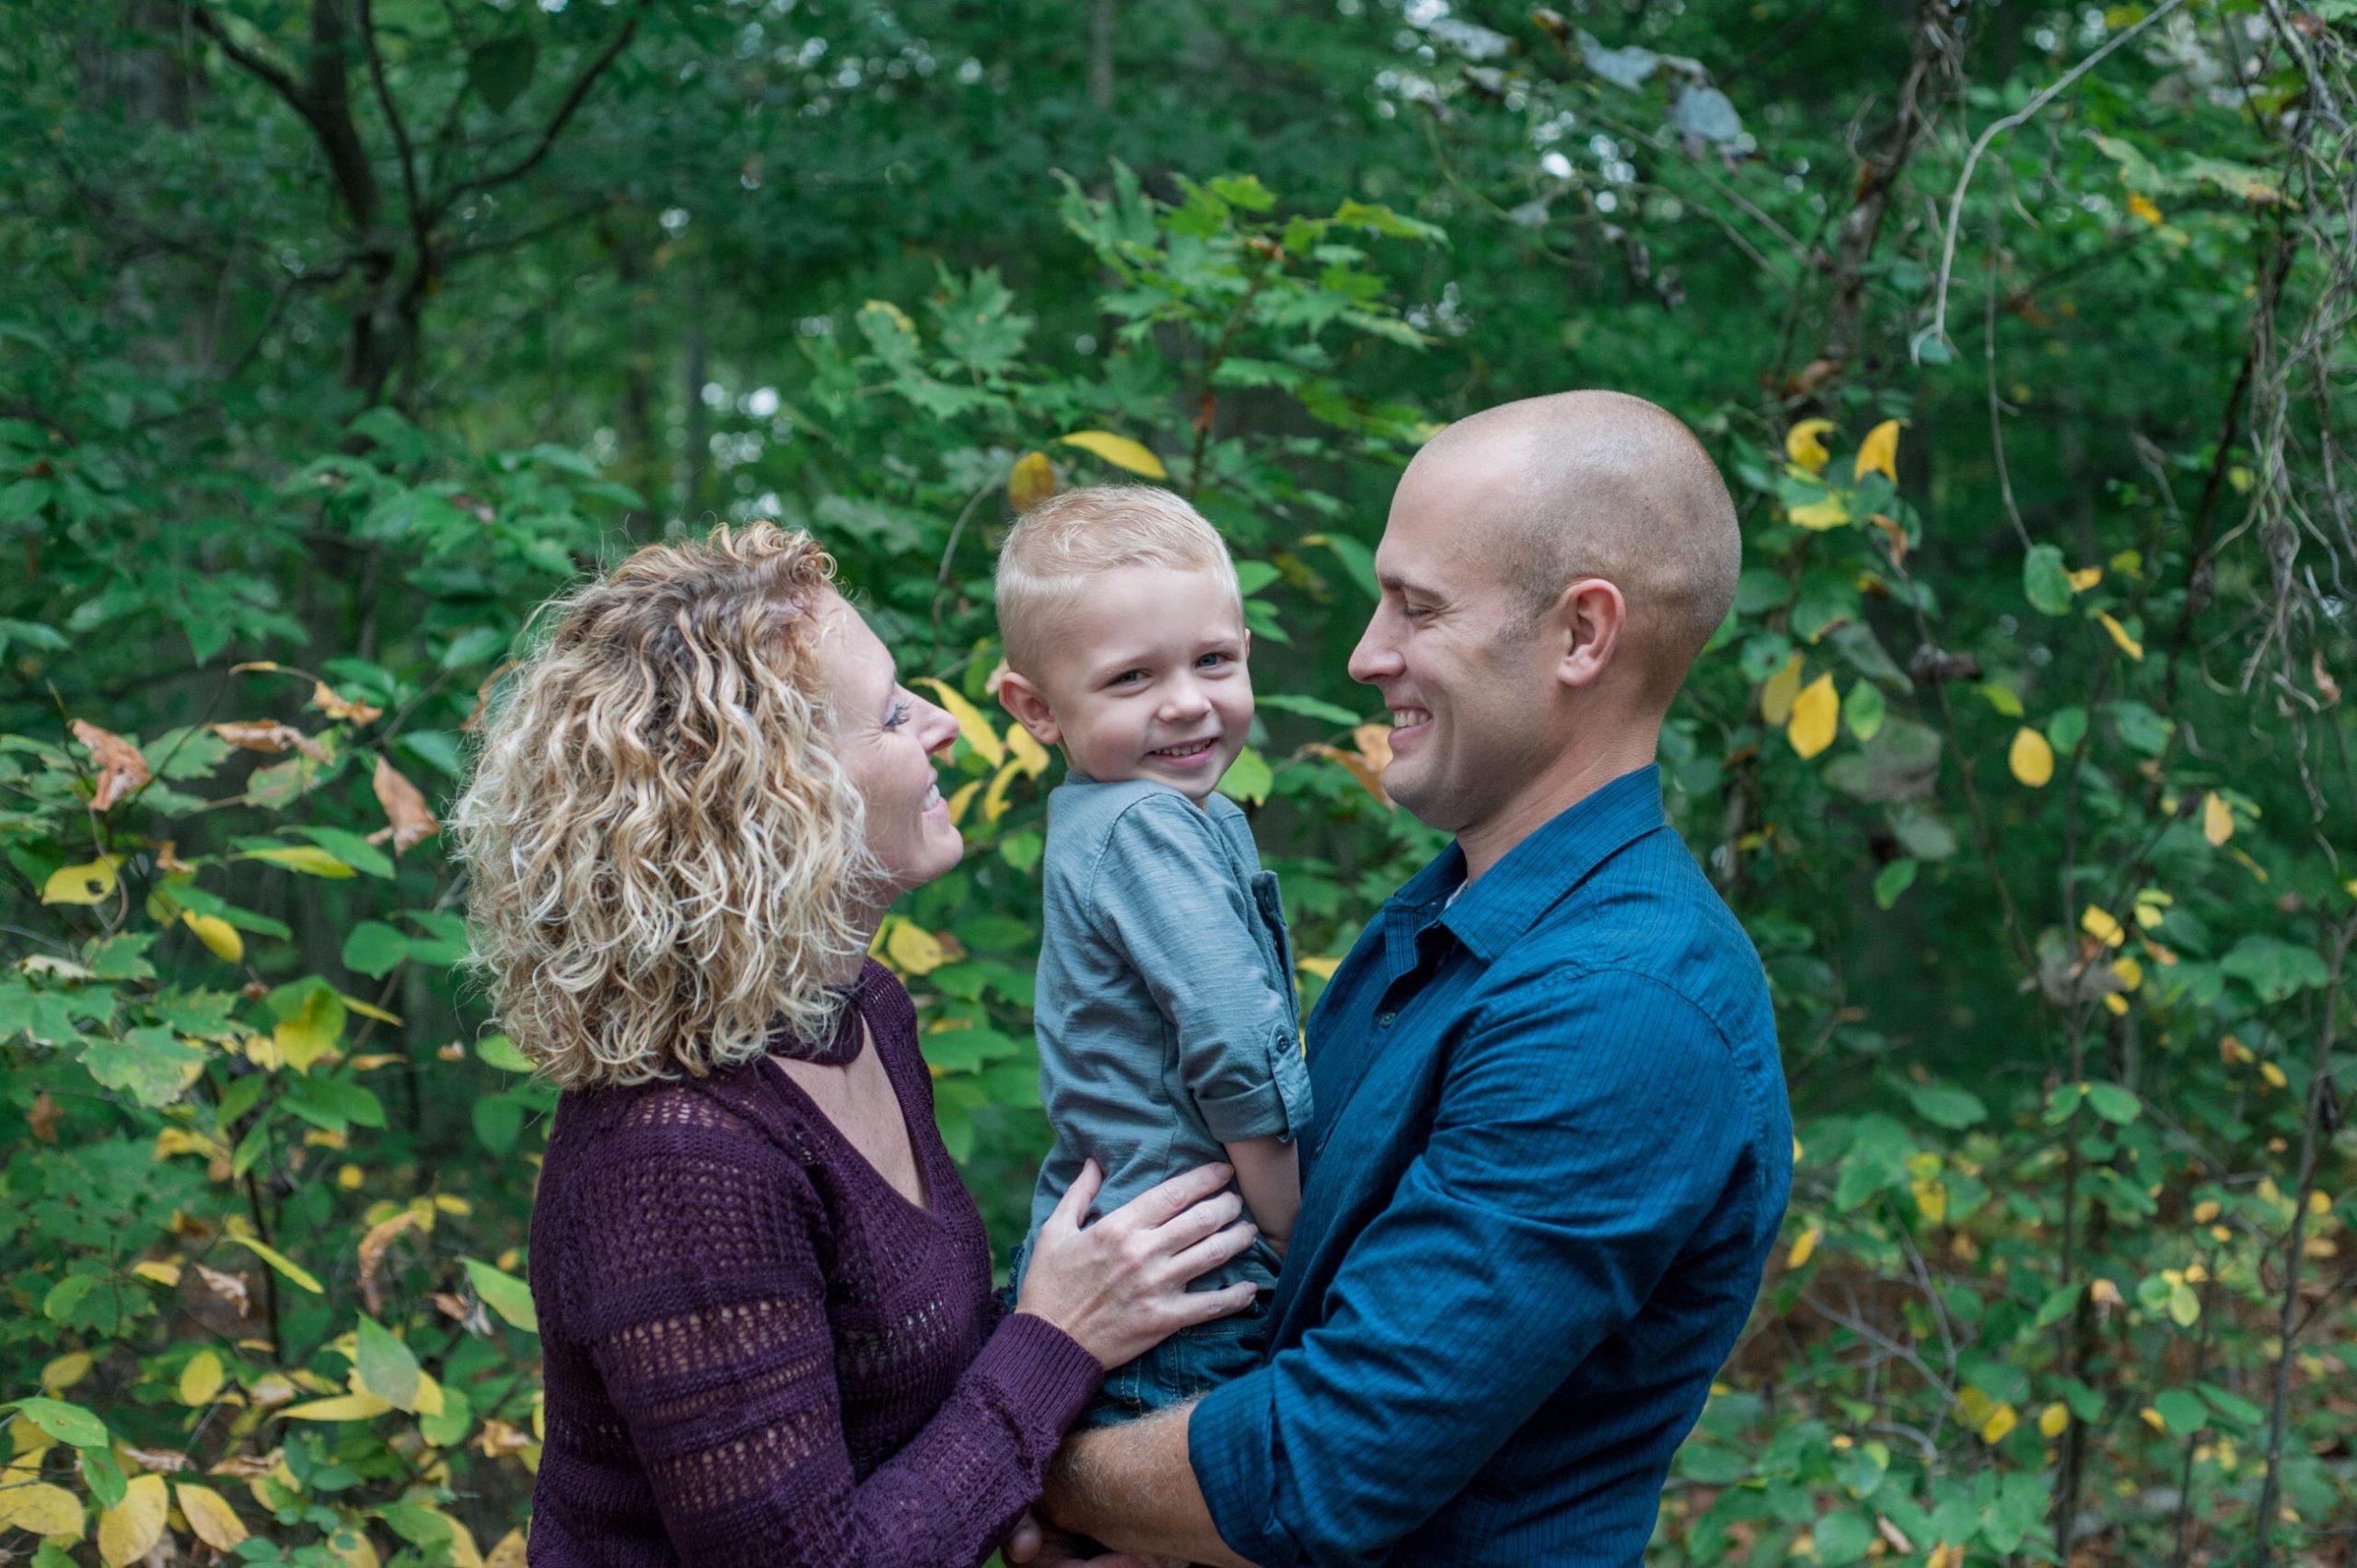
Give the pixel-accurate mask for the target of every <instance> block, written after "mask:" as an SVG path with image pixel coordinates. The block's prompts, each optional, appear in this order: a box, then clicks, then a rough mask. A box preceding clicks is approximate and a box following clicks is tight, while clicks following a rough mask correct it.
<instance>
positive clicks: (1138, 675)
mask: <svg viewBox="0 0 2357 1568" xmlns="http://www.w3.org/2000/svg"><path fill="white" fill-rule="evenodd" d="M1144 679H1145V671H1144V670H1143V669H1125V670H1123V671H1121V673H1120V674H1119V675H1117V676H1115V677H1113V684H1114V685H1116V686H1134V685H1136V684H1137V683H1138V682H1139V681H1141V680H1144Z"/></svg>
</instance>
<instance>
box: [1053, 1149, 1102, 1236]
mask: <svg viewBox="0 0 2357 1568" xmlns="http://www.w3.org/2000/svg"><path fill="white" fill-rule="evenodd" d="M1104 1185H1105V1173H1104V1172H1103V1171H1102V1170H1099V1169H1098V1168H1097V1162H1096V1161H1095V1160H1093V1159H1086V1160H1083V1161H1081V1162H1080V1174H1079V1175H1078V1176H1075V1177H1074V1178H1073V1179H1072V1185H1071V1186H1069V1187H1067V1188H1065V1189H1064V1195H1063V1196H1062V1198H1059V1199H1057V1200H1056V1207H1055V1212H1054V1213H1052V1214H1050V1215H1049V1216H1048V1223H1049V1224H1050V1225H1054V1224H1056V1223H1058V1222H1059V1221H1061V1222H1062V1223H1063V1224H1065V1225H1070V1226H1071V1227H1072V1228H1073V1229H1074V1230H1078V1229H1079V1228H1080V1222H1081V1221H1082V1220H1083V1219H1085V1218H1086V1217H1087V1214H1088V1205H1089V1204H1091V1203H1094V1202H1097V1190H1098V1189H1099V1188H1101V1187H1103V1186H1104Z"/></svg>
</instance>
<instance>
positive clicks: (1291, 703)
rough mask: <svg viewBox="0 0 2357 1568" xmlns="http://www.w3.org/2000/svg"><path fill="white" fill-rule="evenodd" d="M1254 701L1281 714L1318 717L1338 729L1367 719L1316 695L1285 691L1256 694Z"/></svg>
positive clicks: (1353, 727) (1359, 723) (1358, 724)
mask: <svg viewBox="0 0 2357 1568" xmlns="http://www.w3.org/2000/svg"><path fill="white" fill-rule="evenodd" d="M1253 701H1254V702H1255V703H1258V704H1259V705H1260V706H1261V707H1264V708H1274V709H1276V710H1277V712H1279V713H1281V714H1299V715H1300V716H1301V717H1303V718H1306V719H1317V720H1318V721H1319V722H1320V723H1323V724H1330V725H1332V726H1335V727H1336V728H1337V729H1356V728H1357V727H1358V726H1361V725H1363V724H1364V723H1366V722H1367V721H1366V720H1364V719H1363V718H1361V717H1360V716H1359V715H1358V714H1354V713H1353V712H1351V710H1350V709H1348V708H1345V707H1341V706H1340V705H1339V704H1337V703H1327V702H1321V701H1319V700H1318V698H1316V697H1298V696H1294V695H1292V694H1290V693H1287V692H1283V691H1269V692H1262V693H1260V694H1258V695H1256V696H1255V697H1254V698H1253Z"/></svg>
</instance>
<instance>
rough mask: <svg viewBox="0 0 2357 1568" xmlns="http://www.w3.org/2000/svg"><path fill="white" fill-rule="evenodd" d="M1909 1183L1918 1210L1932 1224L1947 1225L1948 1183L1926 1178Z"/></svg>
mask: <svg viewBox="0 0 2357 1568" xmlns="http://www.w3.org/2000/svg"><path fill="white" fill-rule="evenodd" d="M1908 1185H1909V1187H1910V1189H1911V1190H1912V1191H1914V1194H1915V1209H1916V1212H1917V1213H1918V1214H1922V1216H1923V1218H1924V1220H1925V1221H1926V1222H1927V1223H1929V1224H1931V1225H1945V1223H1946V1222H1947V1217H1948V1187H1947V1183H1946V1182H1945V1181H1937V1180H1931V1179H1925V1180H1921V1181H1913V1182H1910V1183H1909V1184H1908Z"/></svg>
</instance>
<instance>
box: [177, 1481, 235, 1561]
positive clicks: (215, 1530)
mask: <svg viewBox="0 0 2357 1568" xmlns="http://www.w3.org/2000/svg"><path fill="white" fill-rule="evenodd" d="M172 1493H173V1494H174V1495H175V1496H177V1497H178V1498H179V1499H180V1512H181V1513H183V1514H185V1515H187V1516H188V1527H189V1528H190V1529H192V1530H194V1531H195V1532H196V1539H199V1540H201V1541H203V1543H204V1544H205V1545H207V1546H209V1547H211V1548H212V1549H213V1550H214V1551H228V1550H229V1549H230V1548H231V1547H233V1546H235V1545H237V1544H238V1542H239V1541H241V1540H243V1539H246V1527H245V1522H244V1521H243V1520H241V1519H239V1518H238V1511H237V1510H236V1509H234V1508H232V1507H230V1506H229V1504H228V1503H227V1502H226V1500H224V1499H223V1497H222V1496H221V1494H220V1493H217V1492H215V1491H214V1490H213V1489H212V1488H211V1487H209V1486H199V1485H197V1484H196V1483H195V1482H194V1481H177V1482H175V1483H173V1486H172Z"/></svg>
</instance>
